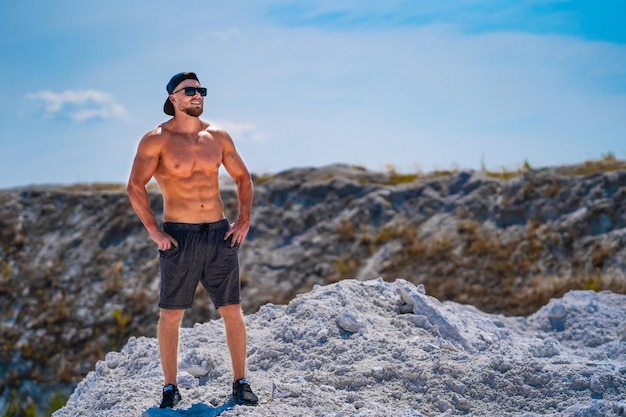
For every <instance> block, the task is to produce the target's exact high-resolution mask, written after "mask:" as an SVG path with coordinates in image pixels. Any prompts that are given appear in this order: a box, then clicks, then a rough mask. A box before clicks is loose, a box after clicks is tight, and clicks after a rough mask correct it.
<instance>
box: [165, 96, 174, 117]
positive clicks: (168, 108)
mask: <svg viewBox="0 0 626 417" xmlns="http://www.w3.org/2000/svg"><path fill="white" fill-rule="evenodd" d="M163 111H164V112H165V114H169V115H170V116H173V115H174V105H173V104H172V102H171V101H170V98H169V97H168V98H167V100H165V104H163Z"/></svg>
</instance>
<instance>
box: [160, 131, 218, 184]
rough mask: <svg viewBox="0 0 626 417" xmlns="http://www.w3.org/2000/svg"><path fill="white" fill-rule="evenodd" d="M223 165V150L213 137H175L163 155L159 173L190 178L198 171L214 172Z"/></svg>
mask: <svg viewBox="0 0 626 417" xmlns="http://www.w3.org/2000/svg"><path fill="white" fill-rule="evenodd" d="M221 163H222V149H221V146H220V145H219V143H218V142H217V141H215V140H214V139H213V137H212V136H211V135H202V136H200V137H198V138H181V137H173V138H171V140H169V141H168V143H167V146H165V147H164V149H163V151H162V154H161V161H160V164H159V169H158V170H159V171H161V172H162V173H167V174H173V175H176V176H188V175H191V174H193V173H194V172H197V171H202V172H213V171H215V170H216V169H218V168H219V166H220V165H221Z"/></svg>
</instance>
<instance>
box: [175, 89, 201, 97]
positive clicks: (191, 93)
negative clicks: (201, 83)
mask: <svg viewBox="0 0 626 417" xmlns="http://www.w3.org/2000/svg"><path fill="white" fill-rule="evenodd" d="M183 90H185V95H186V96H189V97H192V96H195V95H196V91H197V92H198V93H199V94H200V95H201V96H202V97H204V96H206V88H205V87H183V88H181V89H179V90H176V91H172V94H175V93H178V92H179V91H183Z"/></svg>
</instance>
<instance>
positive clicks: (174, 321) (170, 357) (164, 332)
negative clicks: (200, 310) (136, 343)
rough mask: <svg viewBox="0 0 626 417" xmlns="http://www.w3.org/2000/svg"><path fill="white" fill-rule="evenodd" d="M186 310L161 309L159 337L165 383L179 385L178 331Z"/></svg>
mask: <svg viewBox="0 0 626 417" xmlns="http://www.w3.org/2000/svg"><path fill="white" fill-rule="evenodd" d="M184 312H185V310H167V309H164V308H162V309H161V315H160V317H159V327H158V331H157V338H158V340H159V350H160V351H161V366H162V367H163V376H164V377H165V384H164V385H167V384H174V385H178V384H177V375H178V331H179V329H180V324H181V322H182V319H183V313H184Z"/></svg>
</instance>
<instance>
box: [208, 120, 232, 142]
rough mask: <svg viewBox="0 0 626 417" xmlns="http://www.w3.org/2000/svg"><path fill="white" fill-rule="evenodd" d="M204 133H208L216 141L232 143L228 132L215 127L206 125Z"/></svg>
mask: <svg viewBox="0 0 626 417" xmlns="http://www.w3.org/2000/svg"><path fill="white" fill-rule="evenodd" d="M205 131H207V132H209V133H210V134H211V135H212V136H213V137H215V138H216V139H218V140H227V141H232V139H231V137H230V135H229V134H228V132H227V131H226V130H225V129H224V128H222V127H219V126H217V125H214V124H209V123H206V127H205Z"/></svg>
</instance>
